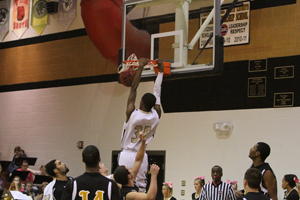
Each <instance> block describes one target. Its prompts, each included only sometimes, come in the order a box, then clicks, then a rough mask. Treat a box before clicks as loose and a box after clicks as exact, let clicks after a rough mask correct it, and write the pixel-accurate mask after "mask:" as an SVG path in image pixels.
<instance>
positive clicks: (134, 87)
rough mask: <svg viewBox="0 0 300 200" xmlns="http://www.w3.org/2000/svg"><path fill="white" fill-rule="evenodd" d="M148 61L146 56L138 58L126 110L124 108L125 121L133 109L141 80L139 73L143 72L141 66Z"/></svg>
mask: <svg viewBox="0 0 300 200" xmlns="http://www.w3.org/2000/svg"><path fill="white" fill-rule="evenodd" d="M147 63H148V61H147V59H146V58H140V59H139V68H138V70H137V71H136V74H135V76H134V78H133V81H132V84H131V89H130V93H129V97H128V100H127V110H126V117H127V118H126V122H128V120H129V118H130V115H131V113H132V112H133V111H134V109H135V106H134V103H135V99H136V90H137V88H138V86H139V84H140V80H141V75H142V72H143V68H144V66H145V65H146V64H147Z"/></svg>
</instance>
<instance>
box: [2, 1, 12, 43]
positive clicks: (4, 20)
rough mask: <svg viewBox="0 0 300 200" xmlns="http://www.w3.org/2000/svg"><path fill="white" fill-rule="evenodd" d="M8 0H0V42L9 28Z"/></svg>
mask: <svg viewBox="0 0 300 200" xmlns="http://www.w3.org/2000/svg"><path fill="white" fill-rule="evenodd" d="M9 10H10V0H3V1H0V42H1V41H2V40H3V39H4V37H5V36H6V34H7V33H8V30H9V15H10V14H9Z"/></svg>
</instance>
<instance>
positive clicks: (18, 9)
mask: <svg viewBox="0 0 300 200" xmlns="http://www.w3.org/2000/svg"><path fill="white" fill-rule="evenodd" d="M29 5H30V0H13V15H12V31H13V32H14V33H15V34H16V35H17V36H18V38H21V37H22V36H23V34H24V33H25V31H26V30H27V29H28V23H29Z"/></svg>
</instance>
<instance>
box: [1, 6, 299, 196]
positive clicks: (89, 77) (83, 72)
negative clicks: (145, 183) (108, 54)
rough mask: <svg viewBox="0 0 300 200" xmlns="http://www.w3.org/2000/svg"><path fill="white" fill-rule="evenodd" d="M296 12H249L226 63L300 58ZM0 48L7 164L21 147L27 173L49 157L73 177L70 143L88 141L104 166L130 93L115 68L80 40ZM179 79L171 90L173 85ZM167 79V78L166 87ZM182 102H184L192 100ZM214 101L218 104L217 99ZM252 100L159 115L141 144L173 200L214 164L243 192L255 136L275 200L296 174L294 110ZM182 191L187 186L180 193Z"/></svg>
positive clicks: (76, 157) (76, 162)
mask: <svg viewBox="0 0 300 200" xmlns="http://www.w3.org/2000/svg"><path fill="white" fill-rule="evenodd" d="M299 9H300V3H299V2H297V4H292V5H285V6H279V7H272V8H264V9H258V10H253V11H251V26H250V28H251V30H250V31H251V33H250V35H251V41H250V44H249V45H241V46H234V47H226V48H225V62H227V63H230V62H237V63H239V62H245V60H249V59H266V58H274V59H275V57H280V58H281V57H284V58H286V59H287V60H290V59H289V56H292V57H293V58H295V57H294V55H296V56H297V55H299V54H300V53H299V48H297V46H299V43H300V40H299V33H300V30H299V28H300V27H299V24H300V23H299V20H300V15H299V14H298V10H299ZM255 17H257V18H255ZM192 21H195V22H194V23H192ZM198 24H199V23H198V21H197V20H195V19H194V20H191V24H190V25H191V26H195V30H196V28H198ZM170 26H172V23H166V24H162V25H161V27H160V28H161V30H168V29H170ZM78 35H81V33H80V34H78ZM10 44H11V45H13V44H12V43H10ZM3 45H5V44H4V43H3V44H2V43H1V44H0V48H1V50H0V58H1V63H0V85H1V86H0V91H1V93H0V153H1V159H2V160H11V159H12V157H13V149H14V147H15V146H17V145H20V146H21V147H22V148H23V149H24V150H25V151H26V153H27V155H28V156H32V157H38V160H37V164H36V166H34V167H32V168H33V169H38V168H39V166H40V165H41V164H45V163H46V162H48V161H50V160H51V159H54V158H57V159H59V160H61V161H62V162H64V163H66V164H67V165H68V166H69V167H70V172H69V175H71V176H77V175H79V174H81V173H83V171H84V165H83V163H82V162H81V153H82V150H79V149H78V148H77V147H76V143H77V142H78V141H84V146H87V145H89V144H94V145H96V146H97V147H98V148H99V149H100V152H101V158H102V162H104V163H105V164H106V166H107V167H108V168H109V169H110V167H111V152H112V151H113V150H120V139H121V131H122V127H123V122H124V120H125V109H126V101H127V97H128V94H129V88H126V87H124V86H122V85H120V84H118V83H117V82H116V81H115V80H116V78H115V73H116V71H115V70H116V68H115V67H114V66H112V65H111V64H110V63H109V62H107V61H105V60H104V59H103V58H102V57H101V55H100V54H99V53H98V52H97V51H96V49H95V48H94V47H93V45H92V44H91V42H90V41H89V39H88V37H87V36H82V35H81V36H80V37H71V38H69V39H60V40H54V41H51V40H50V39H49V41H48V42H43V43H39V44H30V43H28V44H27V45H23V46H19V47H11V48H9V47H7V48H6V47H5V48H2V47H3ZM16 55H18V56H17V57H16ZM25 58H26V61H25V60H24V59H25ZM275 61H276V59H275ZM229 67H230V66H229ZM234 67H238V65H237V66H236V65H235V66H234ZM268 73H269V72H268ZM105 74H106V75H105ZM246 78H247V77H246ZM194 80H195V79H194ZM194 80H191V81H194ZM199 80H201V79H200V78H199ZM295 80H296V79H295ZM218 81H219V80H216V82H218ZM179 82H180V81H179ZM179 82H175V84H173V87H175V88H178V87H181V86H179V85H178V83H179ZM87 83H90V84H87ZM171 83H172V82H171V81H170V82H168V84H169V85H170V86H169V87H171V86H172V84H171ZM197 84H198V82H197ZM204 84H205V83H204ZM220 84H222V82H221V81H220ZM153 85H154V84H153V82H143V83H141V84H140V86H139V89H138V96H137V102H138V101H139V99H140V98H141V96H142V94H144V93H145V92H151V91H152V89H153ZM189 86H190V87H193V85H189ZM203 87H205V86H203ZM224 87H225V86H224ZM178 89H180V90H186V91H188V90H190V88H178ZM163 92H164V91H163ZM165 93H167V91H166V92H165ZM163 95H164V93H163ZM183 95H184V94H183ZM202 95H209V94H208V93H203V94H202ZM186 98H190V99H192V97H191V96H186ZM164 99H165V100H168V101H169V103H170V104H171V102H172V101H173V102H175V103H177V104H178V105H177V106H180V104H185V103H186V102H184V101H183V100H182V99H180V98H179V97H178V95H177V97H176V96H175V97H173V96H164V97H163V103H165V102H164ZM190 99H189V100H190ZM178 102H179V103H178ZM297 102H299V101H297ZM199 104H201V102H199ZM222 104H223V105H224V102H220V103H219V105H222ZM137 105H138V104H137ZM166 106H167V105H166ZM251 106H252V105H251ZM251 106H250V107H249V108H252V109H248V108H247V109H246V108H238V109H235V110H232V109H230V108H228V109H225V110H222V109H220V110H214V111H202V112H196V111H193V110H190V111H189V112H186V111H181V112H177V111H176V112H169V113H163V115H162V118H161V121H160V124H159V127H158V129H157V133H156V135H155V138H154V140H153V141H152V142H151V143H150V144H149V145H148V146H147V150H165V151H166V164H165V166H164V167H165V172H166V176H165V181H172V182H173V183H174V196H175V197H176V198H177V199H182V200H188V199H190V198H191V197H190V195H191V194H192V193H193V192H194V186H193V180H194V177H195V176H202V175H204V176H205V179H206V181H211V178H210V170H211V167H212V166H213V165H216V164H217V165H220V166H222V167H223V172H224V175H223V178H222V179H223V180H224V181H226V179H229V180H237V181H238V187H239V189H242V188H243V186H242V180H243V175H244V172H245V171H246V169H247V168H248V167H249V166H250V164H251V160H250V159H249V158H248V153H249V150H250V147H252V146H253V145H254V144H256V143H257V142H259V141H264V142H266V143H268V144H269V145H270V146H271V148H272V151H271V155H270V157H269V158H268V159H267V162H269V163H270V165H271V166H272V168H273V170H274V172H275V174H276V177H277V187H278V197H279V199H282V198H283V190H282V189H281V179H282V177H283V175H284V174H288V173H295V174H297V175H298V176H299V170H298V165H299V158H298V157H297V152H298V149H299V142H298V141H299V139H300V134H298V131H299V118H300V115H299V113H300V110H299V107H286V108H272V106H270V107H260V108H257V107H255V106H254V105H253V106H252V107H251ZM220 120H230V121H232V123H233V124H234V129H233V133H232V135H231V136H230V137H229V138H228V139H217V137H216V134H215V132H214V131H213V124H214V123H215V122H217V121H220ZM299 150H300V149H299ZM182 180H185V181H186V186H181V181H182ZM181 190H185V195H184V196H181Z"/></svg>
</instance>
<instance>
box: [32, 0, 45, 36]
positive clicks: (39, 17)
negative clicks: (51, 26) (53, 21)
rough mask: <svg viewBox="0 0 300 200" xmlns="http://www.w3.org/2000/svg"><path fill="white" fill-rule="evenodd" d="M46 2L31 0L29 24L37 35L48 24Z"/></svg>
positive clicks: (43, 0)
mask: <svg viewBox="0 0 300 200" xmlns="http://www.w3.org/2000/svg"><path fill="white" fill-rule="evenodd" d="M46 3H47V1H46V0H33V4H32V10H31V26H32V28H33V29H34V30H35V31H36V32H37V34H38V35H41V34H42V32H43V31H44V29H45V28H46V26H47V25H48V12H47V5H46Z"/></svg>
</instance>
